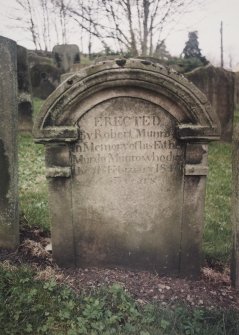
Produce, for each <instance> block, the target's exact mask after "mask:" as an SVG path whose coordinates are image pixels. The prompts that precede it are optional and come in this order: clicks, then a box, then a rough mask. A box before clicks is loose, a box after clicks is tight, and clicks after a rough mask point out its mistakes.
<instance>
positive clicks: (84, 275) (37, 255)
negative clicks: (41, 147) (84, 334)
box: [0, 227, 239, 309]
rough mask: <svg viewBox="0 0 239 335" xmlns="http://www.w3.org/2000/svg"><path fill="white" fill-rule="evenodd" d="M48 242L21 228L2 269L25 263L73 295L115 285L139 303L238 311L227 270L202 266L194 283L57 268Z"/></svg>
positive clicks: (2, 254)
mask: <svg viewBox="0 0 239 335" xmlns="http://www.w3.org/2000/svg"><path fill="white" fill-rule="evenodd" d="M49 243H50V236H48V235H47V234H46V233H44V232H43V231H41V230H40V229H36V228H29V227H24V228H22V229H21V244H20V246H19V248H18V249H17V250H16V251H14V252H9V251H7V250H1V251H0V262H1V263H3V264H4V265H5V266H8V265H9V266H19V265H21V264H28V265H29V266H31V267H32V268H33V269H34V270H36V272H37V279H41V280H49V279H51V278H54V279H55V280H56V281H57V282H58V283H64V284H67V285H68V286H70V287H71V288H73V289H74V290H75V291H77V292H80V291H82V290H85V291H88V290H92V289H95V288H98V287H100V286H108V285H111V284H113V283H115V282H117V283H119V284H121V285H122V286H123V287H124V288H125V290H126V291H128V292H129V293H130V294H131V295H132V296H133V297H134V298H135V299H136V301H137V302H138V303H140V304H146V303H152V302H158V303H161V304H164V305H170V306H172V305H176V304H179V303H180V304H182V303H183V304H186V305H188V306H189V307H202V308H203V307H204V308H209V309H228V308H235V309H239V291H238V290H236V289H234V288H233V287H231V284H230V271H229V268H224V269H221V271H218V270H216V269H215V268H214V269H213V268H210V267H203V268H202V271H201V277H200V279H199V280H197V281H192V280H187V279H181V278H171V277H162V276H160V275H158V274H157V273H150V272H147V271H132V270H126V269H122V268H112V269H106V268H96V267H94V268H87V269H73V268H69V269H61V268H59V267H58V266H57V265H56V264H55V263H54V261H53V260H52V256H51V252H50V251H47V250H46V249H47V248H46V247H47V246H48V245H49Z"/></svg>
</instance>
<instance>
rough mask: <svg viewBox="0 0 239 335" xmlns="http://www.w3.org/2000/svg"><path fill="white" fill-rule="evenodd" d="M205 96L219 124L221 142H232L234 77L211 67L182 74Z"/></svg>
mask: <svg viewBox="0 0 239 335" xmlns="http://www.w3.org/2000/svg"><path fill="white" fill-rule="evenodd" d="M184 75H185V76H186V77H187V78H188V79H189V80H190V81H192V82H193V83H194V84H195V85H196V86H197V87H198V88H199V89H200V90H201V91H202V92H203V93H205V94H206V96H207V98H208V100H209V101H210V102H211V104H212V107H213V108H214V110H215V111H216V113H217V115H218V117H219V120H220V123H221V129H222V132H221V140H223V141H231V140H232V123H233V115H234V109H235V75H234V73H233V72H230V71H227V70H224V69H222V68H215V67H213V66H212V65H208V66H206V67H200V68H198V69H195V70H193V71H192V72H188V73H185V74H184Z"/></svg>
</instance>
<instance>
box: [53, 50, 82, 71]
mask: <svg viewBox="0 0 239 335" xmlns="http://www.w3.org/2000/svg"><path fill="white" fill-rule="evenodd" d="M52 57H53V61H54V64H55V65H56V67H57V68H58V69H59V70H60V71H61V72H62V73H66V72H69V71H70V69H71V67H72V65H73V64H76V63H80V50H79V47H78V46H77V45H76V44H60V45H55V46H54V48H53V50H52Z"/></svg>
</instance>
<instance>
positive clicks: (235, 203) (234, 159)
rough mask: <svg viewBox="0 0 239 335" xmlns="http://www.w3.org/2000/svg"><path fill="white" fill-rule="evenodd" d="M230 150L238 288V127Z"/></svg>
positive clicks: (234, 276)
mask: <svg viewBox="0 0 239 335" xmlns="http://www.w3.org/2000/svg"><path fill="white" fill-rule="evenodd" d="M232 148H233V150H232V225H233V254H232V268H231V274H232V276H231V277H232V284H233V285H234V286H235V287H236V288H239V182H238V181H239V125H238V124H235V126H234V129H233V147H232Z"/></svg>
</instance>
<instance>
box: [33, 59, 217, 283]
mask: <svg viewBox="0 0 239 335" xmlns="http://www.w3.org/2000/svg"><path fill="white" fill-rule="evenodd" d="M219 128H220V127H219V121H218V119H217V116H216V114H214V113H213V111H212V110H211V108H210V105H209V103H208V102H207V99H206V97H205V96H204V95H203V94H202V93H201V92H200V91H199V90H198V89H197V88H196V87H195V86H194V85H193V84H190V83H189V82H188V81H187V80H186V79H185V78H183V77H181V76H179V75H178V74H176V73H171V72H170V70H169V69H166V68H164V67H162V66H160V65H156V64H153V63H150V62H148V61H143V60H136V59H131V60H127V61H126V60H125V59H119V60H115V61H108V62H103V63H100V64H98V65H95V66H91V67H89V68H85V69H83V70H82V71H81V72H79V73H77V74H74V75H73V76H71V77H70V78H68V80H66V81H64V82H63V83H62V84H61V85H60V86H59V88H58V89H57V90H56V91H55V92H54V93H53V94H52V95H51V97H49V99H48V100H47V101H46V102H45V105H44V106H43V108H42V110H41V112H40V114H39V115H38V119H37V120H36V123H35V126H34V136H35V139H36V141H37V142H42V143H45V144H46V166H47V178H48V181H49V204H50V212H51V220H52V244H53V257H54V258H55V260H56V261H57V263H58V264H59V265H63V266H70V265H75V266H81V267H85V266H91V265H93V266H115V265H118V266H126V267H132V268H141V269H149V270H155V271H157V272H159V273H161V274H170V275H173V274H175V275H181V276H189V277H197V275H198V274H199V270H200V250H201V237H202V227H203V214H204V194H205V182H206V174H207V169H208V167H207V143H208V141H210V140H215V139H218V138H219V135H220V134H219V133H220V131H219Z"/></svg>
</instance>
